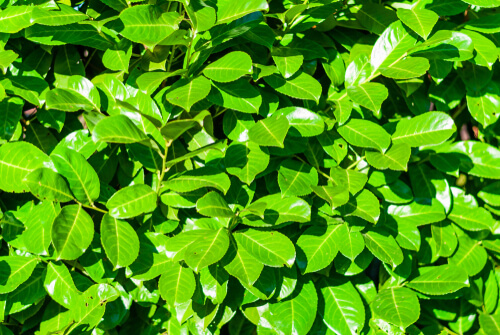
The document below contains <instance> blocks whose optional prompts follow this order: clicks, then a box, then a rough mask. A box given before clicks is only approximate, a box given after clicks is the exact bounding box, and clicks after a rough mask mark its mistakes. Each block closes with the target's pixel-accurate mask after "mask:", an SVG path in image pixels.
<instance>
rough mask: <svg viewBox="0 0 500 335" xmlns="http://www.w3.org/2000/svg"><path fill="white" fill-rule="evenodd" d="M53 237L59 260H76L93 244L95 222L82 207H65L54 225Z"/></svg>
mask: <svg viewBox="0 0 500 335" xmlns="http://www.w3.org/2000/svg"><path fill="white" fill-rule="evenodd" d="M51 235H52V243H53V244H54V248H55V249H56V257H57V259H58V260H59V259H65V260H74V259H77V258H78V257H80V256H81V255H83V253H84V252H85V250H86V249H87V248H88V247H89V245H90V242H92V237H93V236H94V222H93V221H92V218H91V217H90V215H88V214H87V212H85V210H84V209H83V208H82V206H78V205H69V206H65V207H63V209H62V210H61V212H60V213H59V215H58V216H57V217H56V219H55V221H54V224H53V225H52V233H51Z"/></svg>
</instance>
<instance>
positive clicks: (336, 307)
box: [318, 278, 365, 334]
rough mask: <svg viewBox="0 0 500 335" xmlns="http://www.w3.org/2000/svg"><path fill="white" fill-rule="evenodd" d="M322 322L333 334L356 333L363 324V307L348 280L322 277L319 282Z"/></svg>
mask: <svg viewBox="0 0 500 335" xmlns="http://www.w3.org/2000/svg"><path fill="white" fill-rule="evenodd" d="M318 288H319V290H320V292H321V297H322V299H321V300H320V301H321V302H322V304H324V310H321V309H320V314H321V316H322V317H323V323H324V324H325V325H326V326H327V327H328V329H329V330H331V331H332V332H333V333H335V334H357V333H358V332H359V331H360V330H361V329H363V327H364V324H365V308H364V306H363V302H362V300H361V297H360V296H359V293H358V292H357V291H356V289H355V288H354V286H353V284H352V283H351V282H350V281H347V280H342V279H337V278H328V279H326V278H324V279H321V280H320V282H319V287H318Z"/></svg>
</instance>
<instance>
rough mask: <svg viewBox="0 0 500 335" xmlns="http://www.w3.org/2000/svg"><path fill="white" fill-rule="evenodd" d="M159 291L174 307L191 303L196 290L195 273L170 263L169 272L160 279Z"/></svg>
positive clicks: (176, 263) (177, 264) (175, 263)
mask: <svg viewBox="0 0 500 335" xmlns="http://www.w3.org/2000/svg"><path fill="white" fill-rule="evenodd" d="M158 289H159V290H160V294H161V297H162V298H163V299H165V300H166V301H167V302H168V304H169V305H170V306H172V307H173V306H177V305H181V304H183V303H185V302H187V301H189V299H191V297H192V296H193V294H194V291H195V289H196V280H195V278H194V274H193V271H192V270H191V269H189V268H185V267H183V266H181V265H180V264H179V263H178V262H171V263H169V266H168V270H167V271H165V273H164V274H162V275H161V277H160V280H159V282H158Z"/></svg>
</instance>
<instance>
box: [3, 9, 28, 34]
mask: <svg viewBox="0 0 500 335" xmlns="http://www.w3.org/2000/svg"><path fill="white" fill-rule="evenodd" d="M33 8H34V7H33V6H22V5H21V6H10V7H8V8H5V9H3V10H2V11H1V12H0V26H1V27H2V28H0V33H9V34H14V33H17V32H18V31H20V30H22V29H24V28H27V27H29V26H31V25H32V24H33V23H32V22H31V19H32V12H33Z"/></svg>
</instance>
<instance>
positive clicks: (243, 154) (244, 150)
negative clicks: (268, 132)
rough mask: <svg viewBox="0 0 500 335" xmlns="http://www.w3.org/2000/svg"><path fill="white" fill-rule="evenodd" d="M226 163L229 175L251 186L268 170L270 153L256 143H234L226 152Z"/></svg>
mask: <svg viewBox="0 0 500 335" xmlns="http://www.w3.org/2000/svg"><path fill="white" fill-rule="evenodd" d="M224 163H225V166H226V170H227V172H228V173H229V174H231V175H233V176H236V177H238V178H239V179H240V180H241V181H242V182H244V183H246V184H247V185H250V184H251V183H252V182H253V181H254V179H255V177H256V176H257V175H258V174H259V173H261V172H262V171H264V170H265V169H266V168H267V165H268V164H269V152H268V150H267V149H266V148H261V147H259V146H258V145H257V144H255V143H254V142H250V141H247V142H244V143H237V142H234V143H231V145H230V146H229V147H228V148H227V150H226V154H225V156H224Z"/></svg>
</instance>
